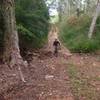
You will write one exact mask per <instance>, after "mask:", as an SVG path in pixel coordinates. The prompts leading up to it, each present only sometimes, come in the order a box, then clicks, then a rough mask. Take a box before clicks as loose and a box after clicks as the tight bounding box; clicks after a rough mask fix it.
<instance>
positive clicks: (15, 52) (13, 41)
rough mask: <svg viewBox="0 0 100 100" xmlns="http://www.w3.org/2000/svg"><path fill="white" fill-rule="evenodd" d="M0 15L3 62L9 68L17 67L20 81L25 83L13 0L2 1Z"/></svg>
mask: <svg viewBox="0 0 100 100" xmlns="http://www.w3.org/2000/svg"><path fill="white" fill-rule="evenodd" d="M1 6H2V13H3V18H4V25H5V26H4V42H5V45H4V47H5V49H4V50H5V51H4V61H5V62H6V64H7V65H8V66H10V68H13V67H14V66H17V67H18V70H19V73H20V76H21V79H22V81H25V80H24V78H23V75H22V72H21V68H20V66H21V64H22V63H23V60H22V57H21V56H20V50H19V44H18V42H19V40H18V34H17V29H16V20H15V9H14V7H15V5H14V0H2V2H1Z"/></svg>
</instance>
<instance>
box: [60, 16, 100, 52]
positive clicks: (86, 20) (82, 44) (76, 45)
mask: <svg viewBox="0 0 100 100" xmlns="http://www.w3.org/2000/svg"><path fill="white" fill-rule="evenodd" d="M91 20H92V19H91V18H90V17H88V16H80V17H79V18H77V17H75V16H72V17H70V18H69V19H68V20H67V21H65V22H63V23H62V24H61V26H60V29H61V30H60V39H61V40H62V42H63V43H64V44H65V45H66V46H67V48H69V49H70V50H71V51H72V52H80V53H89V52H94V51H96V50H97V49H100V45H99V44H100V35H99V32H100V21H99V20H100V18H99V19H98V20H97V27H96V28H95V31H94V36H93V38H92V39H90V40H89V39H88V31H89V28H90V23H91Z"/></svg>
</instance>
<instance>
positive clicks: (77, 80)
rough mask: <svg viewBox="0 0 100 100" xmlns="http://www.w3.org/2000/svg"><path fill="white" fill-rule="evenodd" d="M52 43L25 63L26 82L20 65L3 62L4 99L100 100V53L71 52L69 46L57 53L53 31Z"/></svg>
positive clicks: (0, 95) (0, 85) (0, 84)
mask: <svg viewBox="0 0 100 100" xmlns="http://www.w3.org/2000/svg"><path fill="white" fill-rule="evenodd" d="M48 38H49V41H48V44H47V45H46V46H45V47H44V48H42V49H41V50H39V51H35V52H34V53H32V57H31V58H32V59H31V62H30V64H29V66H28V67H24V68H23V67H22V72H23V75H24V77H25V80H26V82H25V83H23V82H22V81H21V80H20V76H19V73H18V70H17V68H14V69H12V70H10V69H9V68H8V67H7V66H5V65H0V100H100V55H96V54H71V53H70V52H69V51H68V50H67V49H66V48H65V47H63V46H62V49H61V50H60V51H59V56H58V57H55V56H54V55H53V47H52V43H53V41H54V39H55V38H58V36H57V32H55V31H53V32H52V31H51V32H50V34H49V36H48Z"/></svg>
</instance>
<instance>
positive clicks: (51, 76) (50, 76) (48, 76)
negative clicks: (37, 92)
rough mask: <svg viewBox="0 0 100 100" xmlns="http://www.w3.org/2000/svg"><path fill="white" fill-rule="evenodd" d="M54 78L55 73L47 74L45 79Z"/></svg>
mask: <svg viewBox="0 0 100 100" xmlns="http://www.w3.org/2000/svg"><path fill="white" fill-rule="evenodd" d="M52 78H54V76H53V75H46V76H45V79H46V80H48V79H52Z"/></svg>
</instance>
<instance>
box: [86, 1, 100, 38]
mask: <svg viewBox="0 0 100 100" xmlns="http://www.w3.org/2000/svg"><path fill="white" fill-rule="evenodd" d="M99 13H100V2H98V4H97V7H96V11H95V14H94V17H93V20H92V23H91V26H90V30H89V33H88V38H89V39H91V38H92V35H93V32H94V28H95V25H96V21H97V18H98V16H99Z"/></svg>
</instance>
